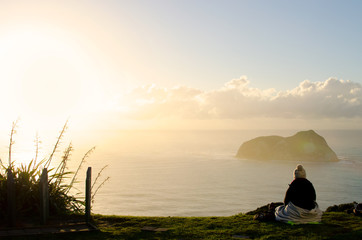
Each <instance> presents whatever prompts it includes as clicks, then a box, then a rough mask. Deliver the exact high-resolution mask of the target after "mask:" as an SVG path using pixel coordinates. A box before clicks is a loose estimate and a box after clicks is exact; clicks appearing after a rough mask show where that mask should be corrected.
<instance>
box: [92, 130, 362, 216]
mask: <svg viewBox="0 0 362 240" xmlns="http://www.w3.org/2000/svg"><path fill="white" fill-rule="evenodd" d="M296 132H297V131H292V130H283V131H277V130H269V131H266V130H259V131H251V130H250V131H247V130H237V131H229V130H228V131H110V132H107V133H105V134H104V136H107V141H105V142H104V145H100V146H99V147H98V149H97V150H96V152H97V153H95V154H94V155H93V156H92V157H91V160H90V161H89V162H88V164H91V165H92V167H93V169H94V170H93V176H94V177H95V176H96V173H97V171H99V169H101V168H102V166H105V165H108V167H107V168H106V169H105V170H104V172H102V174H101V177H103V178H105V177H108V176H109V177H110V180H109V181H107V182H106V183H105V185H103V186H102V187H101V188H100V189H99V191H98V193H97V195H96V196H95V201H94V205H93V212H95V213H100V214H117V215H135V216H230V215H235V214H238V213H241V212H242V213H245V212H248V211H251V210H254V209H256V208H257V207H260V206H262V205H265V204H267V203H270V202H276V201H283V199H284V195H285V191H286V190H287V188H288V184H289V183H290V182H291V181H292V180H293V175H292V173H293V170H294V169H295V167H296V165H297V164H298V163H300V164H302V165H304V167H305V169H306V172H307V178H308V179H309V180H310V181H311V182H312V183H313V185H314V187H315V189H316V192H317V202H318V204H319V206H320V208H321V209H322V210H325V209H326V208H327V207H328V206H331V205H334V204H341V203H349V202H353V201H357V202H362V174H361V173H362V131H360V130H358V131H355V130H353V131H352V130H330V131H327V130H323V131H322V130H321V131H316V132H317V133H318V134H320V135H321V136H323V137H324V138H325V139H326V141H327V143H328V144H329V146H330V147H331V148H332V149H333V150H334V151H335V152H336V153H337V155H338V157H339V159H340V161H339V162H288V161H255V160H247V159H238V158H235V154H236V152H237V150H238V148H239V146H240V145H241V144H242V143H243V142H244V141H246V140H249V139H252V138H254V137H258V136H266V135H279V136H291V135H293V134H295V133H296ZM100 179H101V178H100ZM99 183H100V182H99Z"/></svg>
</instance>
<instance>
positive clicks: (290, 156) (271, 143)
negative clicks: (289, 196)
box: [236, 130, 338, 162]
mask: <svg viewBox="0 0 362 240" xmlns="http://www.w3.org/2000/svg"><path fill="white" fill-rule="evenodd" d="M236 157H238V158H245V159H255V160H289V161H314V162H335V161H338V157H337V155H336V153H335V152H334V151H333V150H332V149H331V148H330V147H329V146H328V144H327V142H326V140H325V139H324V138H323V137H322V136H320V135H318V134H317V133H316V132H315V131H313V130H309V131H301V132H298V133H296V134H295V135H293V136H290V137H281V136H264V137H257V138H254V139H252V140H249V141H246V142H244V143H243V144H242V145H241V146H240V148H239V150H238V152H237V154H236Z"/></svg>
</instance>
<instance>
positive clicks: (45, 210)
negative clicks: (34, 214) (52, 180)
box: [39, 168, 49, 224]
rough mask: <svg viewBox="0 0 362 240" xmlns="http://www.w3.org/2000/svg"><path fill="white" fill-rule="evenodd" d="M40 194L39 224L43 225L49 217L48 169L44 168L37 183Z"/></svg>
mask: <svg viewBox="0 0 362 240" xmlns="http://www.w3.org/2000/svg"><path fill="white" fill-rule="evenodd" d="M39 192H40V217H41V223H42V224H45V223H46V222H47V220H48V217H49V185H48V169H47V168H44V169H43V172H42V174H41V177H40V181H39Z"/></svg>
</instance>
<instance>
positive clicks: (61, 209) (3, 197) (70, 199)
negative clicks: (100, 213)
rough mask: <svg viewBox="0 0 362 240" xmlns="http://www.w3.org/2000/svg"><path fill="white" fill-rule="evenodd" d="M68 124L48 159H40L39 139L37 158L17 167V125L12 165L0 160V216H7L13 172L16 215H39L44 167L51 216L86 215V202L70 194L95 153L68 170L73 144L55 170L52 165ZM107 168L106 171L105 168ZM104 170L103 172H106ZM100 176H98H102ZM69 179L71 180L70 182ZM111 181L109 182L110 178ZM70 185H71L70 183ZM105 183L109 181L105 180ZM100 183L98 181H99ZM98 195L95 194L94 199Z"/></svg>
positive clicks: (12, 141) (11, 135) (37, 142)
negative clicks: (88, 159)
mask: <svg viewBox="0 0 362 240" xmlns="http://www.w3.org/2000/svg"><path fill="white" fill-rule="evenodd" d="M67 124H68V122H66V123H65V124H64V126H63V128H62V130H61V132H60V134H59V136H58V138H57V140H56V143H55V145H54V147H53V149H52V152H51V154H50V155H49V157H48V158H44V159H42V160H40V161H39V160H38V153H39V143H40V141H39V138H38V136H36V140H35V148H36V149H35V157H34V158H33V159H32V160H31V161H30V162H29V164H21V165H20V166H17V167H16V164H15V161H14V160H12V158H11V157H12V156H11V154H12V148H13V145H14V135H15V134H16V127H17V121H16V122H14V123H13V125H12V129H11V133H10V144H9V162H8V165H7V166H5V165H4V163H3V162H2V161H1V159H0V216H6V215H7V181H8V179H7V172H9V171H11V172H12V174H13V177H14V186H15V194H16V203H15V205H16V214H17V216H18V217H20V218H21V217H29V216H34V215H37V214H38V213H39V210H40V194H39V180H40V176H41V173H42V170H43V167H44V168H47V169H48V186H49V210H50V215H64V214H71V213H84V208H85V207H84V206H85V203H84V201H83V200H80V199H79V198H77V197H75V196H73V195H71V194H70V191H71V189H72V188H73V187H74V183H76V182H77V175H78V173H79V171H80V169H81V166H82V165H83V164H84V162H85V161H86V159H87V158H88V157H89V156H90V154H91V153H92V152H93V151H94V149H95V148H94V147H93V148H91V149H90V150H89V151H88V152H87V153H86V154H85V155H84V156H83V158H82V159H81V161H80V163H79V165H78V168H77V170H76V171H75V172H73V171H68V162H69V161H70V157H71V154H72V151H73V146H72V144H71V143H70V144H69V145H68V147H67V148H66V149H65V150H64V152H63V155H62V156H61V158H60V161H59V164H58V165H57V166H55V167H53V166H52V165H51V163H52V161H53V160H54V159H55V157H56V153H57V152H59V148H60V145H61V141H62V138H63V136H64V134H65V132H66V129H67ZM103 169H104V168H103ZM103 169H102V170H101V171H100V173H101V172H102V171H103ZM100 173H98V176H99V175H100ZM69 179H71V181H70V182H69ZM107 180H108V179H107ZM68 182H69V183H68ZM104 182H105V181H104ZM104 182H103V183H102V184H101V185H100V186H98V188H97V189H96V191H95V193H96V192H97V191H98V189H99V188H100V187H101V186H103V184H104ZM95 183H96V182H95ZM95 193H94V194H93V195H92V196H93V197H94V195H95Z"/></svg>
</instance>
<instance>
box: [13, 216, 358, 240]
mask: <svg viewBox="0 0 362 240" xmlns="http://www.w3.org/2000/svg"><path fill="white" fill-rule="evenodd" d="M94 222H95V224H96V225H97V226H98V227H99V230H100V231H98V232H86V233H71V234H58V235H46V236H42V237H39V236H37V237H33V238H30V239H87V240H91V239H242V237H249V238H250V239H294V240H302V239H303V240H304V239H341V240H342V239H343V240H345V239H362V217H357V216H354V215H353V214H348V213H345V212H327V213H324V215H323V218H322V223H321V224H318V225H293V226H292V225H289V224H285V223H280V222H258V221H256V220H253V216H252V215H247V214H238V215H235V216H230V217H132V216H104V215H95V216H94ZM145 226H150V227H159V228H168V229H169V230H168V231H166V232H152V231H144V230H142V228H143V227H145ZM237 237H239V238H237ZM15 239H23V238H15ZM27 239H29V238H27Z"/></svg>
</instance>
